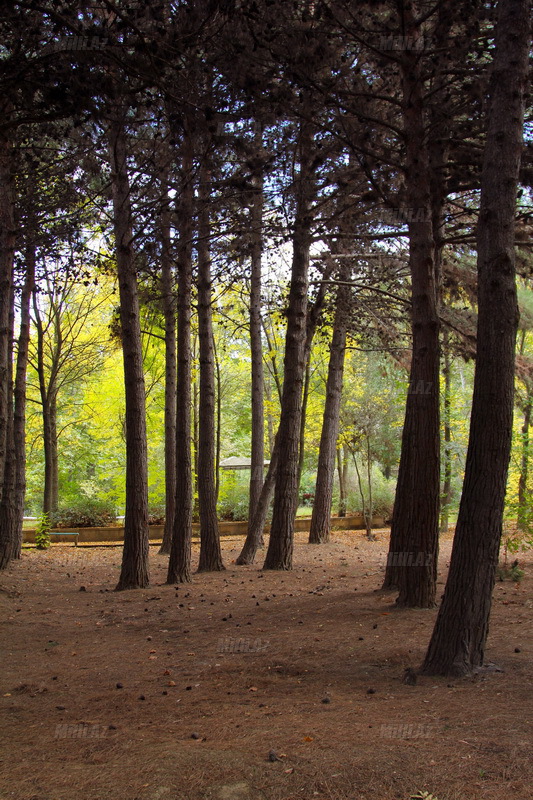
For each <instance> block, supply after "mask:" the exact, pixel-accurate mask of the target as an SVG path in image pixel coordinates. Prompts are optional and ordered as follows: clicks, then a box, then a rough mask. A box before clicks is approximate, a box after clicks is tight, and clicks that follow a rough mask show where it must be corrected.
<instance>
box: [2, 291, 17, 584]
mask: <svg viewBox="0 0 533 800" xmlns="http://www.w3.org/2000/svg"><path fill="white" fill-rule="evenodd" d="M10 294H11V297H10V303H9V304H10V309H11V311H10V314H9V321H8V326H9V339H8V341H9V347H8V376H7V396H8V398H9V399H10V402H9V404H8V407H7V419H6V443H5V463H4V480H3V492H2V499H1V500H0V570H2V569H4V568H5V567H6V566H7V565H8V563H9V561H10V560H11V558H12V557H13V549H14V539H13V518H14V514H15V436H14V425H13V329H14V324H15V300H14V288H13V287H12V288H11V292H10Z"/></svg>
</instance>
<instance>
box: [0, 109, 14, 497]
mask: <svg viewBox="0 0 533 800" xmlns="http://www.w3.org/2000/svg"><path fill="white" fill-rule="evenodd" d="M10 105H11V104H10V101H9V100H6V98H3V100H2V106H3V107H4V111H6V112H8V111H9V110H10ZM6 106H7V108H6ZM15 242H16V230H15V187H14V176H13V149H12V146H11V142H10V141H9V139H8V138H7V137H6V135H5V134H2V135H1V136H0V498H1V496H2V487H3V481H4V467H5V461H6V444H7V420H8V409H9V406H10V404H11V398H10V396H9V385H10V378H9V375H10V369H11V368H10V364H9V352H10V325H9V316H10V313H11V308H10V304H11V301H12V299H13V294H12V287H13V260H14V253H15Z"/></svg>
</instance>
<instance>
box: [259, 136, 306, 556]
mask: <svg viewBox="0 0 533 800" xmlns="http://www.w3.org/2000/svg"><path fill="white" fill-rule="evenodd" d="M312 145H313V136H312V132H311V126H310V124H309V123H308V122H302V124H301V129H300V143H299V163H300V172H299V175H298V177H297V179H296V181H297V183H296V187H295V188H296V217H295V222H294V234H293V257H292V270H291V284H290V291H289V304H288V310H287V333H286V340H285V357H284V377H283V391H282V398H281V417H280V424H279V431H278V438H279V461H278V467H277V474H276V486H275V490H274V508H273V512H272V524H271V528H270V539H269V544H268V550H267V554H266V558H265V563H264V569H292V552H293V532H294V518H295V516H296V510H297V507H298V466H299V460H298V454H299V444H300V422H301V414H302V392H303V382H304V377H305V364H306V348H305V344H306V332H307V291H308V281H309V248H310V244H311V222H312V211H311V200H312V197H313V193H314V182H313V180H312V167H311V160H312V149H313V147H312Z"/></svg>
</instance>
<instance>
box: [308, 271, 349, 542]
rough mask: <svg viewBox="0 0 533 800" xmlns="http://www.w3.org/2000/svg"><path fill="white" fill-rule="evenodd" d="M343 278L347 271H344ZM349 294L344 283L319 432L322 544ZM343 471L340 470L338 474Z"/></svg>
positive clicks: (318, 538)
mask: <svg viewBox="0 0 533 800" xmlns="http://www.w3.org/2000/svg"><path fill="white" fill-rule="evenodd" d="M339 277H340V279H341V280H346V278H347V274H345V273H344V272H341V274H340V276H339ZM347 296H348V293H347V291H346V287H345V286H339V287H338V289H337V299H336V305H335V318H334V321H333V336H332V339H331V345H330V351H329V364H328V377H327V382H326V402H325V404H324V416H323V420H322V432H321V434H320V447H319V451H318V466H317V474H316V486H315V500H314V503H313V513H312V515H311V528H310V530H309V543H310V544H321V543H323V542H327V541H329V533H330V525H331V504H332V500H333V478H334V476H335V454H336V453H337V452H338V451H337V436H338V433H339V415H340V409H341V399H342V377H343V372H344V356H345V353H346V333H347V307H346V305H347V304H346V302H345V299H346V298H347ZM340 475H341V472H339V476H340Z"/></svg>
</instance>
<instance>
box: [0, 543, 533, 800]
mask: <svg viewBox="0 0 533 800" xmlns="http://www.w3.org/2000/svg"><path fill="white" fill-rule="evenodd" d="M305 539H306V534H298V536H297V544H296V548H295V558H294V563H295V568H294V570H293V571H292V572H281V573H280V572H262V571H261V570H260V565H261V564H262V557H260V558H259V561H258V564H257V565H254V566H251V567H236V566H235V564H234V563H233V561H234V559H235V558H236V556H237V555H238V553H239V551H240V545H241V543H242V540H239V539H226V540H225V541H224V542H223V550H224V559H225V563H226V566H227V569H226V571H225V572H223V573H216V574H202V575H195V577H194V582H193V584H191V585H190V586H186V587H183V586H180V587H179V588H177V587H176V588H175V587H174V586H166V585H164V580H165V575H166V558H165V557H163V556H160V555H158V554H157V548H156V547H152V548H151V554H150V557H151V581H152V586H151V588H150V589H148V590H146V591H144V590H143V591H130V592H122V593H115V592H113V588H114V586H115V584H116V582H117V579H118V574H119V567H120V558H121V550H120V548H117V547H114V548H103V547H99V548H85V547H78V548H75V547H73V546H70V545H57V546H53V547H52V548H51V549H50V550H48V551H37V550H25V551H24V552H23V557H22V562H19V563H15V564H12V565H10V567H9V568H8V570H7V571H6V572H4V573H2V574H0V589H1V590H0V631H1V675H0V798H1V800H8V798H9V800H11V799H12V798H13V799H14V800H200V798H202V800H204V799H205V800H409V798H411V797H412V796H417V797H418V796H420V797H423V796H425V795H424V792H427V793H428V795H427V796H428V797H429V793H430V794H431V795H434V798H438V800H504V799H507V798H516V799H517V800H518V798H520V800H526V799H527V798H533V778H532V771H531V748H532V743H533V737H532V719H533V715H532V697H533V695H532V692H531V689H532V678H533V670H532V661H531V654H532V652H533V631H532V607H533V554H531V553H526V554H523V555H522V554H520V556H519V558H520V564H521V566H522V568H523V569H524V570H525V577H524V578H523V580H522V581H521V583H520V584H514V583H512V582H509V581H505V582H502V583H498V584H497V586H496V589H495V597H494V604H493V613H492V622H491V633H490V639H489V649H488V654H487V655H488V659H489V660H490V661H491V662H494V663H495V664H497V665H498V666H499V667H501V668H502V669H503V670H504V671H503V672H494V673H489V674H485V675H483V676H477V677H475V678H473V679H472V678H469V679H462V680H453V681H451V680H449V679H441V678H437V679H436V678H428V677H418V680H417V683H416V685H407V684H405V683H404V682H403V681H402V678H403V675H404V670H405V668H406V667H409V666H411V667H413V668H416V667H417V666H418V665H419V664H420V662H421V660H422V658H423V655H424V652H425V648H426V646H427V643H428V641H429V636H430V633H431V630H432V626H433V623H434V620H435V614H436V612H435V611H434V610H431V611H421V610H411V609H409V610H399V609H396V608H394V606H393V604H392V603H393V600H394V595H391V594H384V593H382V592H380V591H378V589H379V586H380V583H381V578H382V574H383V571H384V561H385V557H386V551H387V544H388V532H387V531H381V532H379V533H378V539H377V541H376V542H368V541H366V539H365V537H364V535H363V534H362V533H361V532H356V533H354V532H338V533H334V534H333V536H332V541H331V542H330V543H329V544H327V545H322V546H310V545H307V544H306V543H305ZM450 547H451V536H446V537H444V540H443V542H442V547H441V572H440V575H439V584H440V586H443V583H444V579H445V572H446V566H447V561H448V558H449V554H450ZM197 550H198V548H197V545H195V547H194V551H195V557H197V555H198V552H197Z"/></svg>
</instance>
